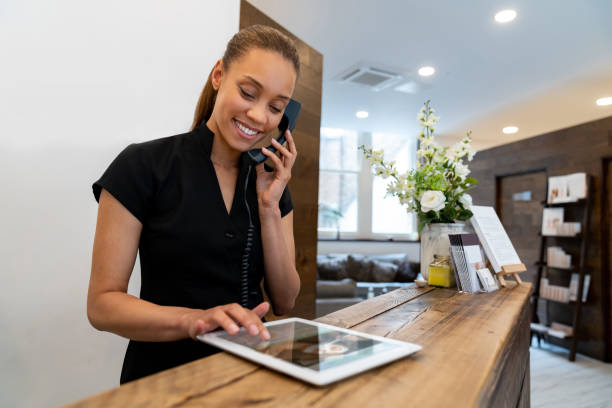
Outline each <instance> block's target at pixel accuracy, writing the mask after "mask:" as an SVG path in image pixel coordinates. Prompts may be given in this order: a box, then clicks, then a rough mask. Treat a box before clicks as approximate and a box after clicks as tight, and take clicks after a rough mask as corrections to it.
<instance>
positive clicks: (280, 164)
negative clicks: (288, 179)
mask: <svg viewBox="0 0 612 408" xmlns="http://www.w3.org/2000/svg"><path fill="white" fill-rule="evenodd" d="M261 151H262V152H263V154H265V155H266V156H268V157H269V158H270V160H272V162H273V163H274V165H275V167H276V170H279V171H280V170H282V169H284V167H285V166H284V165H283V162H281V159H280V158H279V157H278V156H277V155H275V154H274V153H272V152H271V151H270V150H268V149H266V148H265V147H262V148H261Z"/></svg>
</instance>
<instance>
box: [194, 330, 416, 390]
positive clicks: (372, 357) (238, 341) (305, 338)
mask: <svg viewBox="0 0 612 408" xmlns="http://www.w3.org/2000/svg"><path fill="white" fill-rule="evenodd" d="M265 326H266V327H267V329H268V331H269V332H270V340H263V339H261V338H260V337H259V336H251V335H250V334H249V333H248V332H247V331H246V330H245V329H244V328H241V329H240V332H238V333H237V334H235V335H233V336H232V335H231V334H229V333H227V332H225V331H216V332H211V333H206V334H202V335H199V336H198V339H199V340H201V341H203V342H205V343H208V344H212V345H213V346H216V347H218V348H220V349H223V350H225V351H228V352H230V353H233V354H236V355H238V356H240V357H243V358H246V359H248V360H251V361H253V362H255V363H258V364H261V365H264V366H266V367H268V368H271V369H274V370H277V371H280V372H282V373H285V374H287V375H290V376H292V377H295V378H297V379H300V380H302V381H306V382H309V383H311V384H315V385H326V384H329V383H332V382H334V381H338V380H341V379H343V378H346V377H349V376H352V375H355V374H358V373H361V372H363V371H365V370H369V369H370V368H373V367H377V366H380V365H383V364H386V363H389V362H391V361H393V360H397V359H399V358H402V357H405V356H408V355H410V354H412V353H415V352H417V351H419V350H420V349H421V346H419V345H416V344H412V343H407V342H403V341H398V340H393V339H387V338H385V337H379V336H374V335H371V334H365V333H360V332H357V331H354V330H349V329H341V328H339V327H335V326H330V325H327V324H323V323H318V322H313V321H310V320H304V319H299V318H290V319H283V320H276V321H273V322H269V323H265Z"/></svg>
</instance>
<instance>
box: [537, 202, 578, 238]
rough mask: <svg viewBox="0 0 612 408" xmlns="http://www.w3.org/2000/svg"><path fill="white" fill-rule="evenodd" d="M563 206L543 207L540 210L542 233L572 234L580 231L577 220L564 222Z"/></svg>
mask: <svg viewBox="0 0 612 408" xmlns="http://www.w3.org/2000/svg"><path fill="white" fill-rule="evenodd" d="M563 213H564V211H563V208H544V209H543V210H542V235H548V236H550V235H563V236H573V235H576V234H579V233H580V230H581V224H580V223H579V222H564V221H563V215H564V214H563Z"/></svg>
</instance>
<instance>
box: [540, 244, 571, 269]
mask: <svg viewBox="0 0 612 408" xmlns="http://www.w3.org/2000/svg"><path fill="white" fill-rule="evenodd" d="M546 264H547V265H548V266H552V267H554V268H570V267H571V266H572V256H571V255H570V254H568V253H566V252H565V251H564V250H563V248H561V247H556V246H551V247H548V248H546Z"/></svg>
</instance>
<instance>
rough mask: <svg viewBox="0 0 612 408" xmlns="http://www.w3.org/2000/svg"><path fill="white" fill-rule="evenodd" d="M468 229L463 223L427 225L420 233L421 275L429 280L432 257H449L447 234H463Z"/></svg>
mask: <svg viewBox="0 0 612 408" xmlns="http://www.w3.org/2000/svg"><path fill="white" fill-rule="evenodd" d="M467 232H469V228H468V227H467V226H466V224H465V223H452V224H450V223H448V224H447V223H433V224H427V225H426V226H425V227H424V228H423V231H421V275H422V276H423V279H425V280H428V279H429V264H430V263H431V262H432V261H433V260H434V255H443V256H450V241H449V239H448V235H449V234H465V233H467Z"/></svg>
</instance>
